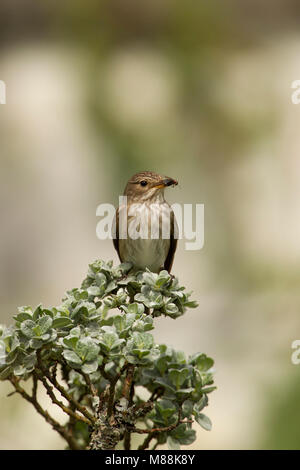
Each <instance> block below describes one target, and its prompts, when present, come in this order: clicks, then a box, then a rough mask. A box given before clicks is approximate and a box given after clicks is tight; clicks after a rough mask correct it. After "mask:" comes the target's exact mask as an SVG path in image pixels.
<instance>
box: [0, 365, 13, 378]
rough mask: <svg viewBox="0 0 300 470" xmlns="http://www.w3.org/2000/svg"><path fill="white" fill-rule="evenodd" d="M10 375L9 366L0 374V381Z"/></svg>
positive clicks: (10, 369)
mask: <svg viewBox="0 0 300 470" xmlns="http://www.w3.org/2000/svg"><path fill="white" fill-rule="evenodd" d="M11 373H12V368H11V367H10V366H8V367H6V368H5V369H3V370H2V371H1V372H0V380H5V379H7V378H8V377H9V376H10V375H11Z"/></svg>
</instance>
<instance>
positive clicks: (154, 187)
mask: <svg viewBox="0 0 300 470" xmlns="http://www.w3.org/2000/svg"><path fill="white" fill-rule="evenodd" d="M177 184H178V182H177V181H176V180H174V179H173V178H169V177H168V176H161V175H159V174H157V173H154V172H152V171H142V172H141V173H136V174H135V175H133V176H132V177H131V178H130V180H129V181H128V183H127V185H126V188H125V191H124V196H127V198H128V199H129V201H131V202H140V203H142V202H146V201H149V202H151V201H155V200H159V199H163V197H164V189H165V188H166V187H167V186H174V185H177Z"/></svg>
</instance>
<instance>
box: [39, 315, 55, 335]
mask: <svg viewBox="0 0 300 470" xmlns="http://www.w3.org/2000/svg"><path fill="white" fill-rule="evenodd" d="M38 326H39V327H40V331H41V335H43V334H44V333H46V332H47V331H48V330H49V329H50V328H51V326H52V318H51V317H50V316H49V315H44V316H43V317H41V318H39V319H38Z"/></svg>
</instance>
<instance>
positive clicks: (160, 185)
mask: <svg viewBox="0 0 300 470" xmlns="http://www.w3.org/2000/svg"><path fill="white" fill-rule="evenodd" d="M177 184H178V181H176V180H174V179H173V178H165V179H163V180H162V181H160V182H159V183H157V184H156V185H155V187H156V188H157V189H159V188H165V187H166V186H176V185H177Z"/></svg>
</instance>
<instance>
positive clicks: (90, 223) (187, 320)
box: [0, 0, 300, 449]
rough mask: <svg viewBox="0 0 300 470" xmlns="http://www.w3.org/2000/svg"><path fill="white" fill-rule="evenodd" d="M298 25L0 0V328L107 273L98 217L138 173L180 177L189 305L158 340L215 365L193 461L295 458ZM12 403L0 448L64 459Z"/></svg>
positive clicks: (244, 16) (0, 387)
mask: <svg viewBox="0 0 300 470" xmlns="http://www.w3.org/2000/svg"><path fill="white" fill-rule="evenodd" d="M299 14H300V4H299V2H298V1H297V0H273V1H272V2H261V1H259V0H243V2H239V1H237V0H231V1H230V0H225V1H223V2H217V1H216V0H211V1H210V2H206V1H200V2H195V1H192V0H186V1H185V2H182V1H181V2H179V1H178V2H176V1H171V0H164V1H163V2H161V1H158V0H152V1H151V2H141V1H138V0H112V1H110V2H106V1H101V0H97V1H96V0H87V1H85V2H82V1H79V0H72V1H71V0H66V1H65V2H58V1H53V0H52V1H51V2H50V1H44V2H35V1H34V0H26V1H25V0H24V1H23V2H19V1H17V0H1V4H0V79H1V80H3V81H5V83H6V87H7V97H6V100H7V103H6V105H1V106H0V142H1V150H0V207H1V209H0V211H1V212H0V214H1V236H0V299H1V306H0V323H6V324H10V323H11V322H12V316H13V315H14V314H15V312H16V309H17V307H18V306H19V305H32V306H36V305H37V304H39V303H42V304H43V305H44V306H53V305H59V303H60V301H61V298H62V297H63V295H64V292H65V291H66V290H67V289H71V288H72V287H76V286H79V285H80V283H81V280H82V279H83V278H84V277H85V275H86V271H87V266H88V263H90V262H92V261H93V260H95V259H97V258H102V259H104V260H109V259H113V260H114V262H115V263H117V262H118V258H117V255H116V253H115V251H114V249H113V246H112V243H111V241H109V240H108V241H101V240H98V239H97V238H96V225H97V223H98V221H99V218H97V217H96V207H97V206H98V205H99V204H100V203H103V202H106V203H107V202H110V203H113V204H115V205H117V203H118V196H119V194H121V193H122V192H123V189H124V186H125V184H126V181H127V179H128V178H129V177H130V176H131V175H132V174H133V173H135V172H137V171H140V170H153V171H156V172H159V173H162V174H166V175H168V176H171V177H174V178H176V179H178V180H179V183H180V185H179V186H177V187H176V188H175V189H170V190H168V192H167V199H168V201H169V202H170V203H173V202H179V203H193V204H195V203H203V204H204V205H205V245H204V248H203V249H202V250H200V251H196V252H195V251H186V250H185V249H184V241H180V242H179V246H178V249H177V254H176V257H175V263H174V267H173V273H174V274H175V275H176V276H178V277H179V279H180V282H181V284H182V285H185V286H187V289H188V290H193V292H194V298H195V299H197V300H198V301H199V307H198V308H197V309H195V310H191V311H190V312H188V313H186V315H185V316H184V317H183V318H179V319H178V320H176V322H175V321H172V320H171V319H158V320H157V322H156V325H157V328H156V329H155V330H154V336H155V338H156V340H157V341H158V342H164V343H167V344H169V345H171V346H173V347H175V348H176V349H179V350H182V351H185V352H186V354H192V353H195V352H198V351H199V352H204V353H206V354H208V355H209V356H211V357H213V358H214V359H215V381H216V385H217V387H218V389H217V391H215V392H213V394H212V395H211V396H210V404H209V407H208V408H207V415H208V416H209V417H210V418H211V420H212V422H213V429H212V431H211V432H206V431H204V430H203V429H201V428H199V429H198V434H197V435H198V438H197V441H196V442H195V443H194V444H193V445H192V446H190V447H189V448H194V449H254V448H258V449H270V448H274V449H299V448H300V432H299V419H300V403H299V393H300V366H296V365H292V363H291V354H292V349H291V343H292V341H293V340H294V339H299V338H300V319H299V303H300V292H299V281H300V243H299V239H300V217H299V211H300V197H299V196H300V185H299V177H300V159H299V153H300V139H299V126H300V106H297V105H294V104H292V102H291V94H292V91H293V90H291V83H292V82H293V81H294V80H296V79H300V60H299V57H300V55H299V53H300V32H299ZM10 391H11V387H10V386H9V385H8V384H6V383H0V448H1V449H62V448H64V443H63V442H62V441H61V439H60V438H59V437H58V436H56V433H55V432H54V431H53V430H52V429H51V428H50V427H49V425H48V424H46V423H45V422H44V421H43V419H42V418H41V417H40V416H39V415H37V413H36V412H35V411H34V409H31V406H30V405H29V404H27V403H23V400H22V399H21V398H20V397H19V396H15V395H13V396H12V397H7V394H8V393H9V392H10ZM44 400H45V403H46V398H44ZM52 408H53V407H52ZM52 408H51V407H50V404H49V408H48V409H49V411H51V412H53V413H57V410H55V408H53V409H52Z"/></svg>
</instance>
